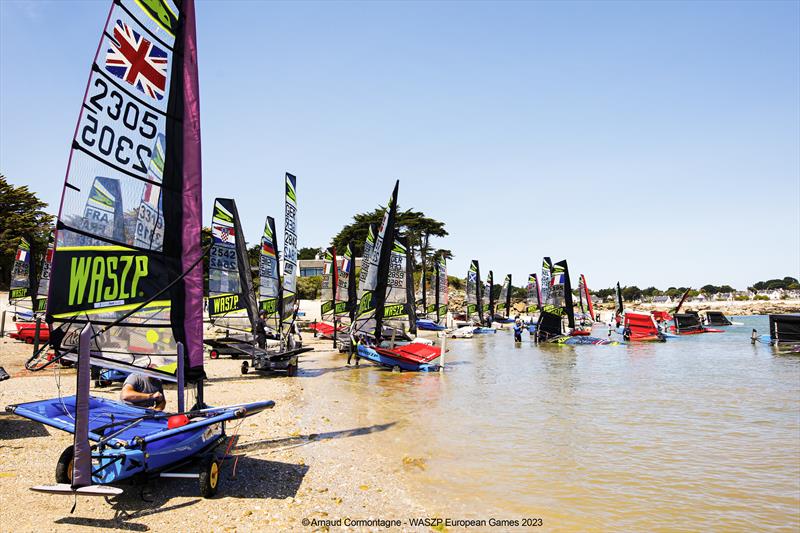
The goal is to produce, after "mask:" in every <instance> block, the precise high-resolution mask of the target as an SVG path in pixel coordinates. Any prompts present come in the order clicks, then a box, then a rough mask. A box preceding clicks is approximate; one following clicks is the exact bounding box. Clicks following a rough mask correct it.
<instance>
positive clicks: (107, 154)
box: [6, 0, 274, 496]
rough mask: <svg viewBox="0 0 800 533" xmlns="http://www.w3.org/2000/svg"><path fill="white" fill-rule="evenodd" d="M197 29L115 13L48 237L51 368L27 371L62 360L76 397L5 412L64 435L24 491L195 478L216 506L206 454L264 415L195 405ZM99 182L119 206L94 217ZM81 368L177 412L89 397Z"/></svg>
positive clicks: (181, 16) (125, 7) (125, 2)
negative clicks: (149, 393) (45, 469)
mask: <svg viewBox="0 0 800 533" xmlns="http://www.w3.org/2000/svg"><path fill="white" fill-rule="evenodd" d="M194 17H195V14H194V2H193V0H183V1H181V2H177V3H176V4H167V3H165V2H160V3H155V2H137V1H134V0H115V1H114V2H113V3H112V4H111V9H110V13H109V16H108V19H107V23H106V28H105V31H104V33H103V36H102V38H101V39H102V40H101V43H100V46H99V47H98V52H97V55H96V56H95V60H94V64H93V67H92V72H91V74H90V78H89V83H88V88H87V93H86V97H85V101H84V103H83V107H82V109H81V114H80V118H79V123H78V127H77V128H76V134H75V137H74V139H73V144H72V148H71V152H70V159H69V163H68V167H67V174H66V178H65V184H64V189H63V193H62V200H61V208H60V212H59V215H58V222H57V226H56V243H55V248H54V254H53V262H52V269H51V281H52V283H51V284H50V292H49V295H48V302H47V315H46V316H47V320H48V322H50V323H51V324H52V327H53V330H52V336H51V344H52V345H53V348H54V350H55V353H56V357H55V358H54V359H53V360H51V361H47V362H44V363H43V362H41V361H38V360H36V361H31V362H30V363H31V364H30V365H28V367H29V369H32V370H42V369H43V368H46V367H48V366H50V365H51V364H53V363H55V362H56V361H58V360H60V359H69V360H73V361H75V362H76V363H77V370H78V372H77V386H76V391H77V392H76V394H75V395H74V396H67V397H61V396H59V397H57V398H52V399H47V400H39V401H33V402H26V403H20V404H15V405H10V406H8V407H7V408H6V409H7V410H8V411H10V412H13V413H14V414H16V415H18V416H22V417H24V418H28V419H30V420H35V421H37V422H41V423H43V424H45V425H48V426H50V427H53V428H56V429H60V430H62V431H66V432H69V433H72V434H73V435H74V437H73V444H72V445H71V446H69V447H68V448H67V449H65V450H64V452H63V453H62V454H61V457H60V458H59V460H58V464H57V467H56V483H57V484H56V485H48V486H37V487H33V490H36V491H40V492H47V493H54V494H69V495H95V496H109V495H114V494H119V493H120V492H121V490H120V489H118V488H115V487H112V486H109V485H112V484H115V483H119V482H121V481H124V480H128V479H131V478H133V477H134V476H136V477H139V478H150V477H195V478H196V479H198V481H199V485H200V493H201V494H202V495H203V496H212V495H213V494H214V493H215V492H216V491H217V488H218V484H219V479H220V467H221V466H222V459H221V458H220V457H219V456H218V455H217V453H216V450H217V447H218V446H219V445H220V444H222V443H223V442H224V441H225V439H226V435H225V425H226V422H229V421H232V420H236V419H241V418H244V417H248V416H251V415H254V414H256V413H259V412H261V411H263V410H264V409H269V408H271V407H273V405H274V402H272V401H261V402H255V403H248V404H241V405H233V406H228V407H218V408H213V407H212V408H209V407H206V405H205V403H204V401H203V379H204V377H205V373H204V371H203V344H202V339H203V272H202V259H203V252H202V250H201V246H200V233H201V222H202V220H201V210H202V206H201V198H202V195H201V187H202V182H201V165H200V129H199V128H200V120H199V118H200V117H199V101H198V99H197V98H198V96H197V95H198V86H197V58H196V39H195V18H194ZM130 47H138V48H139V50H140V52H139V53H140V54H141V56H137V57H142V62H143V63H144V62H145V61H146V62H147V63H148V65H149V70H148V75H149V76H150V77H143V75H141V74H137V75H134V73H131V72H130V71H128V70H127V69H128V68H129V67H130V66H131V65H130V63H127V65H128V67H124V66H121V65H123V64H125V63H124V61H123V58H124V57H127V56H125V54H126V53H127V52H130ZM134 51H135V50H134ZM157 144H161V145H162V146H166V147H169V150H167V151H165V152H163V153H164V154H165V159H164V161H163V166H162V167H160V170H159V171H158V172H151V171H150V170H152V165H148V162H150V163H152V161H153V160H155V159H156V157H157V154H158V153H160V152H158V148H156V149H154V145H157ZM157 166H158V165H157ZM149 168H150V170H148V169H149ZM96 176H103V177H104V181H105V184H106V185H108V186H110V187H112V188H114V189H115V192H120V193H121V194H119V195H116V194H110V195H109V196H107V197H105V198H100V199H99V200H98V201H97V206H96V211H94V215H95V216H93V215H92V214H91V213H92V212H91V211H90V210H89V209H87V210H85V211H84V210H81V209H80V208H79V206H82V205H84V204H85V203H86V197H87V195H89V194H93V193H94V192H95V191H96V190H97V189H96V188H93V187H92V182H93V181H95V178H94V177H96ZM104 189H106V191H107V192H110V191H108V189H107V188H106V187H104ZM140 198H141V199H143V200H142V202H141V203H139V199H140ZM101 200H102V201H101ZM162 200H163V201H162ZM115 201H120V202H121V203H119V204H115V203H114V202H115ZM127 202H136V203H135V204H134V203H131V204H128V203H127ZM162 205H164V206H169V208H168V209H161V206H162ZM92 209H95V207H92ZM113 211H118V212H120V213H124V214H125V215H124V216H125V217H126V220H125V224H122V225H120V226H116V225H109V224H107V223H105V222H107V221H108V220H110V218H109V216H108V215H109V214H110V213H112V212H113ZM156 230H157V231H156ZM158 235H160V236H162V237H163V238H160V237H157V236H158ZM91 365H95V366H100V367H106V368H114V369H118V370H121V371H125V372H136V373H139V374H142V375H145V376H148V377H153V378H156V379H159V380H162V381H168V382H175V383H177V386H178V406H177V407H178V409H177V412H175V413H165V412H159V411H154V410H151V409H146V408H141V407H134V406H131V405H127V404H125V403H122V402H119V401H114V400H109V399H104V398H96V397H93V396H91V395H90V390H89V387H90V384H91V376H90V368H91ZM191 384H193V385H194V390H195V393H196V403H195V406H194V407H193V408H191V409H186V408H185V405H184V402H185V386H186V385H191ZM192 467H196V468H192Z"/></svg>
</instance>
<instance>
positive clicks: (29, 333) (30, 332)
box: [9, 322, 50, 344]
mask: <svg viewBox="0 0 800 533" xmlns="http://www.w3.org/2000/svg"><path fill="white" fill-rule="evenodd" d="M9 337H11V338H12V339H17V340H20V341H23V342H25V343H27V344H33V341H34V339H35V337H36V323H35V322H17V332H16V333H11V334H9ZM49 340H50V328H49V327H48V325H47V324H42V325H41V326H40V327H39V342H48V341H49Z"/></svg>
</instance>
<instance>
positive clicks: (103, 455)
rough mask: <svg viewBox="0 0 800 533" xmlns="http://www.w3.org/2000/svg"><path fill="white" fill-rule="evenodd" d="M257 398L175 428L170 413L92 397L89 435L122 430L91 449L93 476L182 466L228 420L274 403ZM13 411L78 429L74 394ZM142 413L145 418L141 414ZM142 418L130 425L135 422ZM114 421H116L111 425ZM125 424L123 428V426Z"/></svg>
mask: <svg viewBox="0 0 800 533" xmlns="http://www.w3.org/2000/svg"><path fill="white" fill-rule="evenodd" d="M273 405H274V403H273V402H258V403H254V404H247V405H244V406H239V407H230V408H220V409H219V410H212V411H209V412H208V414H207V416H205V417H198V418H193V419H192V421H191V422H190V423H188V424H187V425H185V426H182V427H178V428H175V429H169V428H168V425H167V424H168V418H169V414H168V413H167V414H165V413H160V412H158V411H153V410H151V409H144V408H141V407H134V406H130V405H126V404H123V403H120V402H116V401H113V400H107V399H105V398H96V397H93V396H92V397H90V398H89V440H91V441H94V442H98V441H100V440H101V439H102V438H104V437H105V436H108V435H111V434H114V433H116V432H118V431H120V433H119V434H117V435H116V436H115V437H114V438H111V439H109V440H108V441H107V444H108V446H107V447H105V448H104V449H102V450H98V449H95V450H94V451H93V452H92V463H93V464H92V481H93V482H94V483H97V484H111V483H116V482H119V481H123V480H125V479H128V478H130V477H133V476H135V475H137V474H149V473H156V472H159V471H162V470H164V469H167V468H170V467H173V466H176V465H179V464H181V463H183V462H185V461H188V460H190V459H192V458H194V457H196V456H198V455H200V454H202V453H204V452H206V451H208V450H210V449H212V448H214V447H216V446H217V445H218V444H219V443H220V442H221V440H222V439H223V437H224V435H225V432H224V422H226V421H227V420H232V419H234V418H242V417H244V416H248V415H250V414H255V413H257V412H259V411H261V410H263V409H266V408H270V407H272V406H273ZM10 409H11V410H12V411H13V412H14V414H16V415H19V416H22V417H25V418H28V419H30V420H35V421H37V422H41V423H42V424H45V425H48V426H51V427H54V428H56V429H60V430H62V431H66V432H68V433H74V432H75V421H74V417H75V396H68V397H65V398H53V399H49V400H41V401H38V402H30V403H24V404H19V405H14V406H10ZM143 417H144V418H143ZM139 418H142V420H141V421H139V422H138V423H136V424H133V425H131V427H127V428H125V426H126V424H129V423H130V422H131V421H134V420H136V419H139ZM112 423H115V425H110V424H112ZM123 428H125V429H123Z"/></svg>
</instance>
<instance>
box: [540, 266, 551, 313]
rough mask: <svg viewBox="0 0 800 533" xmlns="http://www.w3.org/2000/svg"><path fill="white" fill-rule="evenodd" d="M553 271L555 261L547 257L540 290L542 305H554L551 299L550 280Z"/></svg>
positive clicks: (543, 267)
mask: <svg viewBox="0 0 800 533" xmlns="http://www.w3.org/2000/svg"><path fill="white" fill-rule="evenodd" d="M552 271H553V261H552V260H551V259H550V258H549V257H545V258H544V261H543V262H542V279H541V280H540V282H541V283H540V288H541V291H542V303H548V304H552V303H553V302H552V300H551V297H550V285H551V280H550V278H551V277H552V276H551V273H552Z"/></svg>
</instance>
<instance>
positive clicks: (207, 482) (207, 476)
mask: <svg viewBox="0 0 800 533" xmlns="http://www.w3.org/2000/svg"><path fill="white" fill-rule="evenodd" d="M219 467H220V463H219V461H217V460H216V459H209V460H208V462H206V464H205V466H204V467H203V470H201V471H200V496H202V497H203V498H211V497H213V496H214V495H215V494H216V493H217V487H219V469H220V468H219Z"/></svg>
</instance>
